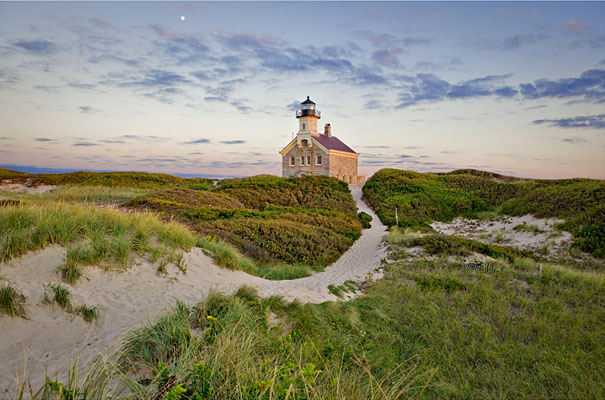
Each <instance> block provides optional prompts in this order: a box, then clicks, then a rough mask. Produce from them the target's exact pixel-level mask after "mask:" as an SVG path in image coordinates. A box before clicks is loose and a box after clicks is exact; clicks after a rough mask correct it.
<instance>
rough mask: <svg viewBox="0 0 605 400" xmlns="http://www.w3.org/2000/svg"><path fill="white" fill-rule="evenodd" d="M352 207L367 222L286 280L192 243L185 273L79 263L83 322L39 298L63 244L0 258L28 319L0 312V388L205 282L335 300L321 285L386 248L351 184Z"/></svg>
mask: <svg viewBox="0 0 605 400" xmlns="http://www.w3.org/2000/svg"><path fill="white" fill-rule="evenodd" d="M352 193H353V197H354V198H355V200H356V201H357V206H358V208H359V210H360V211H365V212H366V213H368V214H370V215H371V216H372V217H373V221H372V228H371V229H366V230H364V231H363V233H362V236H361V238H360V239H358V240H357V241H356V242H355V243H354V244H353V246H351V248H350V249H349V250H348V251H347V252H346V253H345V254H343V255H342V257H341V258H340V259H339V260H338V261H336V262H335V263H334V264H332V265H331V266H329V267H327V268H326V270H325V271H324V272H320V273H316V274H314V275H313V276H310V277H307V278H301V279H295V280H289V281H269V280H266V279H262V278H258V277H255V276H251V275H249V274H247V273H245V272H242V271H231V270H226V269H224V268H221V267H218V266H217V265H215V264H214V262H213V260H212V259H211V258H210V257H208V256H207V255H205V254H204V252H203V251H202V249H198V248H195V249H193V250H192V251H190V252H189V253H187V254H186V256H185V260H186V263H187V266H188V268H187V273H186V274H183V273H182V272H180V271H179V270H178V269H177V268H176V267H173V266H169V267H168V272H169V273H168V276H167V277H161V276H158V274H157V273H156V271H157V267H156V266H154V265H152V264H150V263H149V262H147V261H145V260H143V259H140V258H138V259H136V261H135V263H134V265H133V266H132V267H131V268H129V269H128V270H126V271H125V272H121V273H118V272H107V271H104V270H102V269H100V268H96V267H89V268H87V269H85V272H84V274H85V276H86V279H81V280H80V281H79V282H78V284H77V285H76V286H75V287H70V290H71V291H72V293H73V294H74V303H76V304H77V305H80V304H84V303H85V304H87V305H90V306H97V307H98V308H99V310H100V317H99V319H98V321H96V322H94V323H86V322H84V321H83V320H82V318H80V317H79V316H74V315H72V314H69V313H67V312H65V311H63V310H61V309H60V308H58V307H57V306H49V305H44V304H42V300H43V296H44V288H43V284H44V283H52V282H60V281H61V280H60V277H59V276H58V275H57V273H56V269H57V266H59V265H60V264H62V263H63V261H64V259H65V249H64V248H62V247H59V246H51V247H48V248H46V249H44V250H41V251H38V252H34V253H30V254H27V255H26V256H24V257H21V258H19V259H17V260H13V261H11V262H9V263H7V264H3V265H0V276H2V277H3V278H4V279H6V280H7V281H9V282H11V283H12V284H13V285H15V286H16V287H18V288H19V289H20V290H22V291H23V293H24V294H25V295H26V296H27V312H28V318H29V319H22V318H11V317H7V316H2V317H0V389H5V388H10V387H11V386H12V385H13V384H14V383H15V381H16V376H19V375H22V372H23V368H24V365H26V366H27V373H28V375H29V378H30V379H31V382H32V385H33V386H34V387H36V386H38V385H40V384H42V383H43V382H44V377H45V374H48V376H50V377H54V376H58V377H59V378H64V377H65V376H66V375H67V370H68V365H69V363H70V362H72V361H73V360H75V359H76V358H78V359H79V360H80V364H86V363H88V362H90V361H91V360H93V359H94V358H95V357H96V356H97V355H98V354H100V353H101V352H104V351H106V350H107V349H108V348H110V346H112V345H115V344H116V343H117V342H118V341H119V338H120V337H121V336H122V335H123V334H124V332H126V331H128V330H129V329H133V328H136V327H137V326H140V324H141V323H143V322H144V321H146V320H148V319H150V318H153V317H154V316H156V315H158V314H159V313H161V312H162V311H163V310H165V309H167V308H168V307H170V306H171V305H173V304H174V302H175V301H176V300H181V301H184V302H186V303H189V304H193V303H196V302H198V301H200V300H202V299H203V298H204V296H205V295H206V294H207V293H209V292H210V291H211V290H217V291H221V292H226V293H230V292H233V291H235V290H237V288H239V287H240V286H242V285H248V286H252V287H255V288H257V289H258V291H259V293H260V294H261V295H262V296H270V295H282V296H283V297H284V298H286V299H288V300H294V299H298V300H299V301H302V302H312V303H320V302H324V301H330V300H338V298H337V297H336V296H334V295H333V294H331V293H330V292H329V290H328V288H327V287H328V285H330V284H333V285H341V284H342V283H343V282H345V281H346V280H354V281H358V282H360V281H363V280H365V279H366V278H367V276H368V274H372V273H373V272H374V271H375V270H376V269H377V268H378V267H379V265H380V260H381V258H383V257H385V255H386V251H385V248H384V246H383V243H382V238H383V236H384V233H385V230H386V227H385V226H384V225H382V224H381V223H380V220H379V219H378V217H377V216H376V215H375V214H374V213H373V212H372V210H370V208H369V207H368V206H367V205H366V204H365V203H364V202H363V201H361V189H359V188H354V189H352Z"/></svg>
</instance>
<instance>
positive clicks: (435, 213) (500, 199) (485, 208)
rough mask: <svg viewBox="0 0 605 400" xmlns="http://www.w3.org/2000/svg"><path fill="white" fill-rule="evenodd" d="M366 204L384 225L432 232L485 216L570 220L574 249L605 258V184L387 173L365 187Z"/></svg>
mask: <svg viewBox="0 0 605 400" xmlns="http://www.w3.org/2000/svg"><path fill="white" fill-rule="evenodd" d="M363 193H364V197H365V199H366V200H367V201H368V203H369V204H370V205H371V206H372V207H373V208H374V210H375V211H376V214H377V215H378V216H379V217H380V219H381V221H382V222H383V223H384V224H386V225H389V226H393V225H395V221H396V218H395V210H396V209H397V214H398V217H399V226H401V227H414V228H427V227H428V224H429V223H430V222H432V221H434V220H436V221H444V222H447V221H450V220H452V219H453V218H455V217H457V216H464V217H468V218H476V217H481V216H482V214H485V213H486V212H496V213H503V214H508V215H516V216H518V215H524V214H528V213H529V214H533V215H534V216H536V217H539V218H545V217H556V218H561V219H564V220H565V223H563V224H561V226H560V228H561V229H564V230H568V231H570V232H571V233H572V234H573V235H574V244H573V245H574V246H575V247H577V248H579V249H581V250H582V251H586V252H588V253H591V254H592V255H593V256H596V257H605V182H604V181H600V180H593V179H563V180H537V179H518V178H512V177H505V176H502V175H498V174H494V173H490V172H484V171H476V170H458V171H452V172H450V173H446V174H438V173H418V172H412V171H402V170H396V169H383V170H380V171H378V172H377V173H376V174H374V175H373V176H372V177H371V178H370V179H369V180H368V182H367V183H366V184H365V186H364V188H363Z"/></svg>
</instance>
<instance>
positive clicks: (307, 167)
mask: <svg viewBox="0 0 605 400" xmlns="http://www.w3.org/2000/svg"><path fill="white" fill-rule="evenodd" d="M320 118H321V113H320V112H319V111H318V110H316V109H315V103H314V102H313V101H311V99H309V96H307V100H305V101H303V102H302V103H300V110H297V111H296V119H298V133H297V134H296V137H295V138H293V139H292V141H291V142H290V143H288V145H287V146H286V147H285V148H284V149H283V150H282V151H280V152H279V153H280V154H281V155H282V175H283V176H284V177H292V176H303V175H327V176H333V177H335V178H338V179H341V180H343V181H345V182H347V183H351V184H357V183H359V182H361V181H363V179H364V178H365V177H364V176H361V175H358V174H357V158H358V157H359V154H357V153H356V152H355V151H354V150H353V149H351V148H350V147H349V146H347V145H346V144H344V143H343V142H341V141H340V140H339V139H338V138H337V137H335V136H332V127H331V126H330V124H326V125H325V126H324V132H323V133H319V132H318V131H317V121H318V120H319V119H320Z"/></svg>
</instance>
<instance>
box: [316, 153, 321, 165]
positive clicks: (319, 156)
mask: <svg viewBox="0 0 605 400" xmlns="http://www.w3.org/2000/svg"><path fill="white" fill-rule="evenodd" d="M316 164H317V165H321V155H320V154H318V155H317V162H316Z"/></svg>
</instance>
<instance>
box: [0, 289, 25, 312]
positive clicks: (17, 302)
mask: <svg viewBox="0 0 605 400" xmlns="http://www.w3.org/2000/svg"><path fill="white" fill-rule="evenodd" d="M25 300H26V298H25V296H24V295H23V293H21V292H20V291H19V290H18V289H17V288H15V287H14V286H13V285H11V284H10V283H8V282H7V283H0V312H1V313H3V314H7V315H10V316H11V317H22V318H27V314H26V312H25V307H24V304H25Z"/></svg>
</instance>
